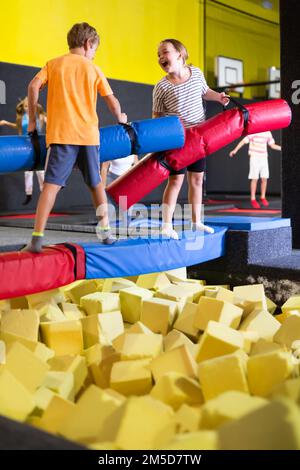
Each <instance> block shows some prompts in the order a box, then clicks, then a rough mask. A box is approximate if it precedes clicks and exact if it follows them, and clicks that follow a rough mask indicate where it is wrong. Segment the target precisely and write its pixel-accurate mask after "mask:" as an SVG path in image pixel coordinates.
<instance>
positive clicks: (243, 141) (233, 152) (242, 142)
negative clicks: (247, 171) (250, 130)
mask: <svg viewBox="0 0 300 470" xmlns="http://www.w3.org/2000/svg"><path fill="white" fill-rule="evenodd" d="M246 143H247V142H245V139H243V140H241V141H240V142H239V143H238V144H237V146H236V147H234V149H233V150H231V152H230V153H229V156H230V157H234V156H235V154H236V153H237V152H238V151H239V150H240V149H241V148H242V147H243V146H244V145H245V144H246Z"/></svg>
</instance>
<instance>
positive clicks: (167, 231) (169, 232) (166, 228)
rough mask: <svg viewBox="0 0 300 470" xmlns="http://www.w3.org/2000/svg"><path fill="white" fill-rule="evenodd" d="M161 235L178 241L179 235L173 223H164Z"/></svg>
mask: <svg viewBox="0 0 300 470" xmlns="http://www.w3.org/2000/svg"><path fill="white" fill-rule="evenodd" d="M161 234H162V235H165V236H166V237H169V238H173V239H174V240H178V233H177V232H176V231H175V230H174V229H173V225H172V224H171V223H165V222H163V224H162V227H161Z"/></svg>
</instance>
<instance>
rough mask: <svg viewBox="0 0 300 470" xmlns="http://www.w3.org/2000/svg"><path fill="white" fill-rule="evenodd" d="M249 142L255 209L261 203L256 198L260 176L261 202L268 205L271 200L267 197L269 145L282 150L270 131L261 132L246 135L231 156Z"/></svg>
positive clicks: (252, 196)
mask: <svg viewBox="0 0 300 470" xmlns="http://www.w3.org/2000/svg"><path fill="white" fill-rule="evenodd" d="M247 144H249V150H248V154H249V157H250V161H249V164H250V169H249V175H248V179H250V180H251V183H250V193H251V195H250V203H251V206H252V207H253V208H254V209H259V208H260V204H259V202H257V200H256V188H257V181H258V179H259V178H260V179H261V182H260V191H261V193H260V202H261V204H262V205H263V206H265V207H268V205H269V202H268V201H267V199H266V191H267V182H268V178H269V164H268V147H267V146H268V145H269V147H271V148H272V149H273V150H279V151H280V150H281V147H280V145H277V144H275V140H274V138H273V136H272V134H271V132H270V131H267V132H259V133H257V134H251V135H248V136H246V137H244V139H243V140H241V142H239V143H238V144H237V146H236V147H235V148H234V149H233V150H232V151H231V152H230V154H229V156H230V157H234V156H235V155H236V153H237V152H238V151H239V150H240V149H241V148H242V147H243V146H244V145H247Z"/></svg>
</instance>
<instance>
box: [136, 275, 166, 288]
mask: <svg viewBox="0 0 300 470" xmlns="http://www.w3.org/2000/svg"><path fill="white" fill-rule="evenodd" d="M170 284H171V282H170V281H169V279H168V277H167V276H166V274H164V273H150V274H141V275H140V276H139V277H138V278H137V281H136V285H137V286H138V287H142V288H143V289H152V290H159V289H163V288H164V287H167V286H169V285H170Z"/></svg>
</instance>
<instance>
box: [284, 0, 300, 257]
mask: <svg viewBox="0 0 300 470" xmlns="http://www.w3.org/2000/svg"><path fill="white" fill-rule="evenodd" d="M299 18H300V2H299V1H298V0H289V1H288V2H286V1H282V0H281V1H280V30H281V93H282V97H283V98H284V99H286V100H287V102H288V103H289V105H290V107H291V109H292V122H291V125H290V126H289V127H288V128H287V129H284V131H283V133H282V137H283V138H282V145H283V147H282V153H283V159H282V214H283V217H290V218H291V221H292V228H293V248H298V249H299V248H300V191H299V175H300V55H299V44H300V27H299Z"/></svg>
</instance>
